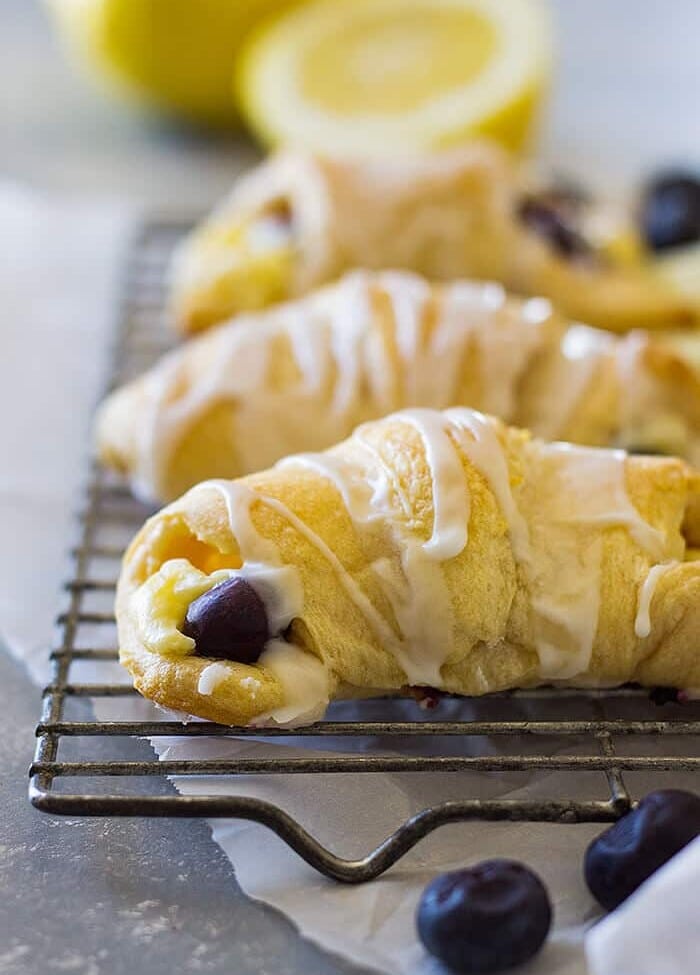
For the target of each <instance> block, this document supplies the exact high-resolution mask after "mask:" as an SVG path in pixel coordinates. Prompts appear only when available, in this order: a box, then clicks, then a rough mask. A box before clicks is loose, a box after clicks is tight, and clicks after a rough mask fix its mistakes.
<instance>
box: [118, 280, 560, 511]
mask: <svg viewBox="0 0 700 975" xmlns="http://www.w3.org/2000/svg"><path fill="white" fill-rule="evenodd" d="M375 290H376V291H377V292H378V293H383V294H384V295H386V297H388V299H389V302H390V308H391V316H392V319H391V322H390V325H391V328H392V330H393V333H394V336H395V341H396V346H397V349H398V351H399V356H398V359H396V358H395V357H389V356H388V355H387V352H386V349H385V348H384V346H383V342H382V340H381V333H380V331H379V330H378V326H377V324H376V322H375V319H376V313H375V311H374V310H373V292H374V291H375ZM427 308H432V309H433V313H434V314H435V316H436V318H435V324H434V327H433V328H432V329H430V328H429V322H428V313H427V311H426V309H427ZM549 311H550V309H549V305H548V304H547V303H543V302H538V301H536V300H535V301H528V302H525V303H516V302H509V301H508V300H506V297H505V294H504V292H503V289H502V288H500V287H499V286H498V285H477V284H470V283H468V282H457V283H455V284H452V285H446V286H444V287H443V288H442V289H441V290H440V291H439V292H436V293H435V299H434V301H433V302H432V303H431V289H430V286H429V285H428V284H427V283H426V282H425V281H424V280H423V279H421V278H420V277H418V276H416V275H413V274H410V273H407V272H377V273H371V272H361V271H360V272H354V273H351V274H349V275H346V276H345V277H344V278H343V279H342V280H341V281H340V282H339V283H338V284H336V285H334V286H331V287H329V288H326V289H324V290H323V291H320V292H318V293H317V294H316V295H313V296H311V297H309V298H307V299H305V300H304V301H303V302H297V303H289V304H287V305H284V306H281V307H280V308H277V309H275V310H273V311H269V312H266V313H264V314H261V315H256V316H238V317H237V318H236V320H235V322H232V323H231V324H229V325H225V326H222V327H220V328H219V329H217V330H216V332H215V333H212V334H211V335H209V336H205V337H204V338H203V339H201V340H196V341H203V342H211V343H212V344H213V346H214V348H215V350H216V355H215V356H210V360H211V365H209V364H208V365H207V369H206V374H205V377H204V378H203V377H202V376H201V375H196V376H195V375H194V374H193V376H188V365H189V362H188V359H187V357H186V355H185V354H183V352H181V351H176V352H174V353H171V354H170V355H169V356H167V357H166V358H165V359H164V360H163V362H162V363H161V364H160V365H159V366H158V367H157V368H156V369H155V370H153V371H152V372H151V373H149V374H148V376H147V377H146V378H145V380H144V381H145V383H146V391H145V403H146V408H145V409H144V411H143V415H142V416H141V417H140V423H139V432H138V445H137V459H136V460H137V463H136V470H135V474H134V481H135V484H136V485H137V487H138V490H139V493H140V494H142V495H144V496H150V497H154V496H157V495H158V494H159V493H160V492H161V491H162V487H161V486H162V485H163V484H164V482H165V480H166V478H165V474H166V471H167V465H168V463H169V460H170V458H171V457H172V455H173V454H174V453H175V452H176V451H177V448H178V445H179V444H180V443H181V441H182V439H183V438H184V436H185V435H186V434H187V432H188V431H189V430H190V429H192V427H193V425H194V424H196V422H197V421H198V419H199V418H200V417H201V416H203V415H204V414H205V413H206V411H207V410H208V409H210V408H211V406H212V405H214V404H215V403H218V402H230V403H231V404H232V406H231V409H232V420H233V422H234V423H235V425H236V429H237V430H238V431H239V435H238V436H237V437H236V449H237V452H238V454H239V456H240V462H241V467H242V468H243V469H245V470H259V469H262V468H264V467H266V466H269V465H270V464H271V463H273V462H274V461H275V460H277V459H278V458H279V457H280V456H284V455H286V454H288V453H290V448H291V451H293V450H294V449H295V448H297V447H305V448H307V449H310V450H319V449H323V448H325V447H327V446H329V445H330V444H332V443H336V442H338V441H340V440H342V439H343V438H344V437H345V436H347V435H348V434H349V433H350V431H351V428H352V426H354V425H356V424H357V422H358V419H359V420H362V419H370V418H372V417H373V416H377V415H381V414H384V413H387V412H390V411H391V410H392V409H393V408H395V406H396V405H397V402H396V395H397V392H396V391H397V390H402V392H401V399H402V401H403V402H408V403H410V405H414V406H429V407H441V406H442V407H445V406H449V405H451V404H452V403H454V402H458V401H459V399H460V396H459V385H460V369H461V364H462V363H463V361H464V356H465V354H468V351H469V349H470V348H472V347H473V348H474V349H475V351H476V352H477V356H476V359H475V361H476V362H477V363H478V367H477V368H478V369H479V370H480V375H481V380H480V381H479V382H477V385H476V387H475V394H474V395H475V396H477V398H478V399H479V402H478V403H475V405H478V406H480V407H481V408H483V409H485V410H491V411H493V412H497V413H499V415H502V416H503V417H504V418H505V419H511V418H512V413H513V410H514V408H515V402H514V394H515V389H516V384H517V381H518V378H519V377H520V375H521V374H522V371H523V369H524V368H525V366H526V363H527V361H528V358H529V357H530V356H531V355H532V354H533V352H534V350H535V349H536V348H537V346H538V343H541V342H542V340H543V339H542V334H541V328H540V326H541V325H542V324H543V323H544V322H545V321H546V318H547V315H548V314H549ZM285 337H286V340H287V341H288V343H289V347H290V350H291V354H292V357H293V359H294V362H295V363H296V365H297V367H298V369H299V374H300V375H299V379H298V381H296V382H294V383H291V384H289V383H287V384H285V386H284V387H283V388H282V389H280V390H279V391H275V390H273V389H270V388H269V384H268V381H267V375H268V372H269V369H270V367H271V365H272V359H271V347H272V345H273V343H274V341H275V340H276V339H277V338H282V339H284V338H285ZM207 362H209V359H208V360H207ZM195 371H197V370H195ZM202 371H203V370H199V372H200V373H201V372H202ZM493 376H498V381H497V382H494V381H493V378H492V377H493ZM331 380H332V382H333V389H332V402H331V407H330V408H328V404H327V403H325V402H324V401H323V391H324V390H325V389H327V388H328V386H329V381H331ZM183 387H184V388H183ZM479 391H480V392H479ZM253 431H255V432H253Z"/></svg>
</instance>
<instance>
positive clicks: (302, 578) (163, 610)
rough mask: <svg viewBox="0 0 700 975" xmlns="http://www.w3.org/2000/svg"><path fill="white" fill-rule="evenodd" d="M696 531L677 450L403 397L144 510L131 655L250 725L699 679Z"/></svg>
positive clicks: (153, 674) (129, 660)
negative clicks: (438, 698)
mask: <svg viewBox="0 0 700 975" xmlns="http://www.w3.org/2000/svg"><path fill="white" fill-rule="evenodd" d="M699 543H700V475H698V473H696V472H694V471H692V470H691V469H690V468H689V467H688V466H686V464H685V463H684V462H683V461H681V460H678V459H676V458H655V457H634V456H629V455H627V454H625V453H624V452H622V451H613V450H602V449H592V448H586V447H575V446H571V445H569V444H560V443H555V444H549V443H546V442H544V441H541V440H535V439H531V438H530V436H529V434H527V433H526V432H523V431H521V430H517V429H514V428H510V427H507V426H505V425H504V424H502V423H501V422H500V421H499V420H496V419H493V418H490V417H487V416H485V415H483V414H480V413H477V412H474V411H471V410H467V409H464V408H457V409H451V410H447V411H445V412H442V413H441V412H439V411H433V410H425V409H416V410H407V411H404V412H400V413H397V414H394V415H392V416H389V417H387V418H385V419H383V420H379V421H376V422H373V423H368V424H365V425H363V426H361V427H360V428H359V429H358V430H357V431H355V433H354V434H353V436H352V437H351V438H350V439H349V440H347V441H345V442H344V443H342V444H340V445H339V446H337V447H334V448H332V449H330V450H328V451H326V452H324V453H320V454H302V455H299V456H296V457H290V458H288V459H286V460H284V461H282V462H281V463H280V464H278V465H277V466H275V467H274V468H272V469H271V470H268V471H265V472H262V473H258V474H254V475H252V476H250V477H247V478H244V479H242V480H238V481H208V482H204V483H202V484H200V485H198V486H197V487H195V488H193V489H192V490H191V491H189V492H188V493H187V494H185V495H184V496H183V497H182V498H180V499H179V500H178V501H175V502H173V503H172V504H171V505H170V506H169V507H167V508H165V509H163V510H162V511H161V512H160V513H159V514H157V515H156V516H154V517H153V518H151V519H150V520H149V521H148V522H147V523H146V525H145V526H144V527H143V528H142V530H141V531H140V532H139V534H138V535H137V537H136V538H135V540H134V541H133V543H132V545H131V546H130V548H129V549H128V551H127V553H126V556H125V559H124V564H123V569H122V574H121V578H120V581H119V586H118V593H117V621H118V625H119V644H120V654H121V660H122V662H123V663H124V664H125V666H126V667H127V668H128V670H129V671H130V672H131V674H132V675H133V678H134V683H135V685H136V687H137V688H138V690H140V691H141V693H143V694H144V695H146V696H147V697H149V698H152V699H153V700H154V701H156V702H158V703H159V704H161V705H164V706H166V707H169V708H174V709H178V710H181V711H185V712H188V713H191V714H194V715H198V716H200V717H203V718H208V719H210V720H213V721H218V722H223V723H226V724H235V725H249V724H258V725H263V724H274V723H278V724H289V725H295V724H303V723H305V722H310V721H313V720H315V719H317V718H320V717H321V716H322V715H323V713H324V711H325V709H326V706H327V704H328V702H329V701H330V700H333V699H335V698H338V697H345V696H370V695H376V694H386V693H401V692H402V691H405V689H406V688H407V686H412V687H416V686H420V687H429V688H431V689H437V690H438V691H444V692H449V693H453V694H463V695H480V694H487V693H489V692H495V691H502V690H504V689H509V688H521V687H531V686H534V685H539V684H564V685H575V686H581V685H583V686H596V687H597V686H601V687H602V686H612V685H617V684H621V683H624V682H627V681H637V682H639V683H641V684H643V685H654V686H657V685H666V686H673V687H681V688H699V687H700V650H699V649H698V643H697V635H698V631H699V628H700V562H698V561H686V558H688V557H689V556H690V547H691V546H697V545H698V544H699Z"/></svg>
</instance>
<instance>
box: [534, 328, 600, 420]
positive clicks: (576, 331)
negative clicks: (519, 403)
mask: <svg viewBox="0 0 700 975" xmlns="http://www.w3.org/2000/svg"><path fill="white" fill-rule="evenodd" d="M617 343H618V340H617V339H616V338H615V337H614V336H613V335H610V334H608V333H607V332H603V331H602V330H600V329H595V328H590V327H589V326H588V325H572V326H571V327H570V328H568V329H567V330H566V332H565V333H564V334H563V336H562V339H561V342H560V346H559V356H560V357H559V360H558V362H557V367H556V368H555V369H554V370H553V371H552V373H551V374H550V384H551V385H550V389H549V395H548V397H547V403H546V410H545V411H543V412H542V414H541V415H540V416H538V424H537V426H538V429H537V432H538V434H539V435H540V436H541V437H544V438H545V439H553V438H556V437H561V436H562V432H563V431H565V430H566V429H567V428H568V426H569V424H570V423H571V420H572V417H573V416H574V414H575V412H576V409H577V407H578V405H579V403H580V402H581V400H582V399H583V397H584V396H585V395H586V392H587V390H588V389H589V387H590V385H591V383H592V382H593V381H594V379H595V376H596V374H597V372H598V370H599V369H600V368H601V364H602V363H603V361H604V360H605V359H606V358H607V357H609V356H610V355H612V354H613V350H614V349H615V348H616V346H617Z"/></svg>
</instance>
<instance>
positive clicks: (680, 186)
mask: <svg viewBox="0 0 700 975" xmlns="http://www.w3.org/2000/svg"><path fill="white" fill-rule="evenodd" d="M641 227H642V234H643V236H644V238H645V240H646V242H647V244H648V245H649V247H651V248H652V250H655V251H661V250H666V249H667V248H670V247H677V246H679V245H680V244H691V243H693V242H694V241H696V240H700V178H698V177H697V176H696V175H693V174H692V173H684V172H668V173H663V174H662V175H661V176H659V177H657V178H656V179H655V180H653V182H651V183H650V185H649V186H648V187H647V189H646V192H645V193H644V196H643V199H642V209H641Z"/></svg>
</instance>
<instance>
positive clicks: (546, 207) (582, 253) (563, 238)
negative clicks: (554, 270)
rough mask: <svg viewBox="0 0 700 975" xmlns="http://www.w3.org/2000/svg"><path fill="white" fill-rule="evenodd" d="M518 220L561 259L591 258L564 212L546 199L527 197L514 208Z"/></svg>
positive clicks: (563, 208) (543, 197)
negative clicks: (559, 255)
mask: <svg viewBox="0 0 700 975" xmlns="http://www.w3.org/2000/svg"><path fill="white" fill-rule="evenodd" d="M518 216H519V218H520V220H521V221H522V222H523V223H524V224H525V225H526V226H527V227H529V228H530V229H531V230H533V231H534V232H535V233H536V234H539V236H540V237H542V238H543V239H544V240H546V241H547V242H548V243H549V244H551V246H552V247H553V248H554V250H556V251H557V252H558V253H559V254H561V255H563V256H564V257H570V258H574V257H579V258H580V257H591V256H592V254H593V249H592V247H591V245H590V244H589V243H588V241H587V240H586V239H585V237H583V236H582V235H581V234H580V233H579V232H578V230H576V228H575V227H574V226H573V225H572V223H571V214H570V213H569V212H567V208H565V207H562V206H561V205H557V204H556V203H555V202H554V201H553V200H551V199H548V198H547V197H546V196H542V197H537V196H528V197H526V198H525V199H524V200H522V201H521V202H520V205H519V207H518Z"/></svg>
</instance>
